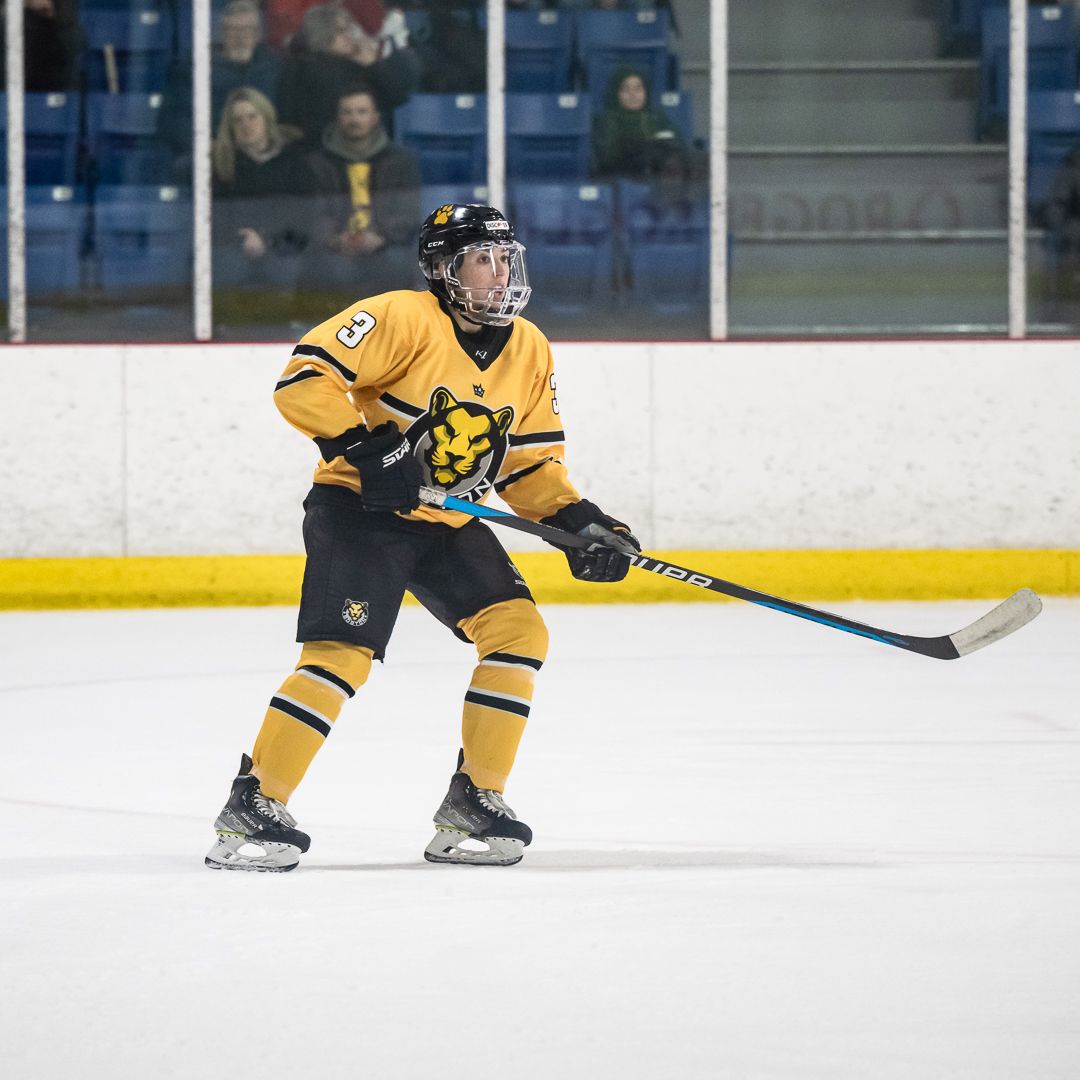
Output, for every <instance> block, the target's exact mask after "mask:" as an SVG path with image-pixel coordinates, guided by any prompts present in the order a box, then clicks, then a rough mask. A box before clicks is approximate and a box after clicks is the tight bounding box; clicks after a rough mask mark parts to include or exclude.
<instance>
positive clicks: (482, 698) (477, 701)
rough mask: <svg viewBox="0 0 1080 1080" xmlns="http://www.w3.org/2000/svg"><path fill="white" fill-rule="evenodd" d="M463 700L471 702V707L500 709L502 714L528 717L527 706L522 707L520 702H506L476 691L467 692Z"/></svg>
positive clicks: (504, 699)
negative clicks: (508, 713)
mask: <svg viewBox="0 0 1080 1080" xmlns="http://www.w3.org/2000/svg"><path fill="white" fill-rule="evenodd" d="M465 700H466V701H469V702H472V704H473V705H483V706H485V707H486V708H488V709H501V710H502V711H503V712H510V713H515V714H516V715H518V716H528V715H529V706H528V705H522V704H521V702H520V701H507V700H506V698H501V697H494V696H493V695H491V694H482V693H480V691H478V690H469V691H467V692H466V694H465Z"/></svg>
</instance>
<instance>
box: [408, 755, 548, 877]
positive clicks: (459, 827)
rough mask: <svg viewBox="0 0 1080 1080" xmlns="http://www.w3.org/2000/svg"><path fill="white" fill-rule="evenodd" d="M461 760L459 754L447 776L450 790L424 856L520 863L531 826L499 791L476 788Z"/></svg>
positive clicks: (439, 860) (437, 813) (489, 863)
mask: <svg viewBox="0 0 1080 1080" xmlns="http://www.w3.org/2000/svg"><path fill="white" fill-rule="evenodd" d="M462 760H463V756H462V755H459V756H458V772H455V773H454V775H453V776H452V777H451V778H450V790H449V791H448V792H447V793H446V798H445V799H443V801H442V805H441V806H440V807H439V809H438V810H436V811H435V829H436V832H435V836H434V837H433V838H432V840H431V843H430V844H428V846H427V847H426V848H425V849H424V858H425V859H427V861H428V862H436V863H462V864H464V865H471V866H513V865H514V863H518V862H521V857H522V855H523V854H524V852H525V848H527V847H528V846H529V844H530V843H532V829H530V828H529V826H528V825H526V824H525V823H524V822H522V821H518V819H517V817H516V815H515V814H514V811H513V810H511V809H510V807H509V806H507V805H506V801H505V800H504V799H503V797H502V795H501V794H499V792H497V791H491V790H489V789H487V788H478V787H476V785H475V784H474V783H473V782H472V780H470V779H469V777H468V775H466V774H465V773H463V772H461V771H460V770H461V764H462ZM465 844H469V845H471V846H468V847H466V846H463V845H465ZM481 845H482V846H481Z"/></svg>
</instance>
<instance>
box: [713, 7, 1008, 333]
mask: <svg viewBox="0 0 1080 1080" xmlns="http://www.w3.org/2000/svg"><path fill="white" fill-rule="evenodd" d="M982 6H983V5H982V4H981V3H978V2H973V3H971V4H964V3H945V2H937V0H861V2H860V3H859V4H857V5H845V4H837V3H832V2H829V0H773V2H770V3H769V4H748V3H741V2H739V0H733V2H732V3H731V5H730V14H729V48H730V81H729V91H730V106H729V140H730V146H729V184H730V211H731V217H730V224H731V231H732V249H731V267H730V274H731V287H730V324H731V333H732V334H733V335H749V336H755V335H756V336H785V335H807V334H816V333H820V334H826V335H830V334H867V335H892V334H895V335H905V334H912V335H914V334H926V333H947V332H983V333H985V332H996V333H1000V332H1004V330H1005V327H1006V322H1007V309H1008V279H1007V264H1008V239H1007V221H1008V217H1007V190H1008V154H1007V147H1006V144H1005V134H1004V128H1003V127H1002V126H1001V124H1000V118H999V117H998V116H997V115H996V114H994V113H992V112H991V111H990V110H988V109H987V107H986V103H985V94H986V91H987V87H988V85H989V84H988V82H987V76H986V75H985V72H984V70H983V65H982V61H981V60H980V52H979V44H978V41H977V39H976V38H975V37H974V36H973V33H974V30H965V27H964V26H963V25H960V24H959V23H958V22H957V21H956V20H957V19H958V18H959V14H960V13H961V12H963V13H964V14H965V15H968V16H971V20H970V21H971V24H972V27H974V26H976V25H977V20H976V19H975V15H974V14H973V13H972V10H969V9H975V8H981V7H982Z"/></svg>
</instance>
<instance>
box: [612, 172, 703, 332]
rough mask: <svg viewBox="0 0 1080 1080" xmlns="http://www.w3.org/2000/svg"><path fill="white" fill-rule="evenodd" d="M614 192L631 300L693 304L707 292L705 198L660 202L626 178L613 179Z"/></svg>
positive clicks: (683, 308) (685, 308)
mask: <svg viewBox="0 0 1080 1080" xmlns="http://www.w3.org/2000/svg"><path fill="white" fill-rule="evenodd" d="M618 195H619V220H620V222H621V233H622V236H623V238H624V241H625V245H626V251H627V254H628V257H629V263H630V279H631V284H630V296H631V298H632V300H633V301H634V303H635V304H636V305H640V306H641V307H643V308H647V309H649V310H652V311H656V312H660V313H663V314H680V313H686V312H689V311H692V310H694V309H696V308H699V307H700V306H701V305H702V304H703V303H705V302H706V301H707V299H708V292H709V204H708V200H707V199H705V198H694V199H685V200H677V201H674V202H663V201H660V200H659V199H657V198H656V196H655V195H654V193H653V191H652V189H651V188H650V187H649V185H648V184H642V183H637V182H634V181H629V180H620V181H619V185H618Z"/></svg>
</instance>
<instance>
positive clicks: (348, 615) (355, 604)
mask: <svg viewBox="0 0 1080 1080" xmlns="http://www.w3.org/2000/svg"><path fill="white" fill-rule="evenodd" d="M341 617H342V618H343V619H344V620H345V621H346V622H347V623H348V624H349V625H350V626H363V625H364V623H366V622H367V620H368V603H367V601H366V600H346V601H345V606H344V607H343V608H342V609H341Z"/></svg>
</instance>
